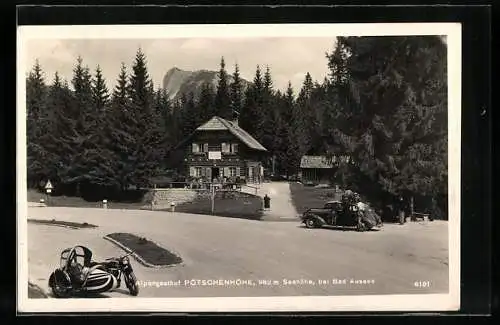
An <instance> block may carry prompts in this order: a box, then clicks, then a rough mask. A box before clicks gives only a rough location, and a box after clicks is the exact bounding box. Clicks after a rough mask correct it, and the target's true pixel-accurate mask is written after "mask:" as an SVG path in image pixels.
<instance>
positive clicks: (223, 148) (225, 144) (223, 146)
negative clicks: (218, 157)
mask: <svg viewBox="0 0 500 325" xmlns="http://www.w3.org/2000/svg"><path fill="white" fill-rule="evenodd" d="M222 152H227V143H224V142H222Z"/></svg>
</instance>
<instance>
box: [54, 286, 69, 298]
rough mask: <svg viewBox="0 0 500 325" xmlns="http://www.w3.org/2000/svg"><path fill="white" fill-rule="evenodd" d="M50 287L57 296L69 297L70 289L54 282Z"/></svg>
mask: <svg viewBox="0 0 500 325" xmlns="http://www.w3.org/2000/svg"><path fill="white" fill-rule="evenodd" d="M50 289H51V290H52V294H53V295H54V297H56V298H68V297H69V296H70V290H69V289H67V288H65V287H62V286H60V285H57V284H53V285H51V287H50Z"/></svg>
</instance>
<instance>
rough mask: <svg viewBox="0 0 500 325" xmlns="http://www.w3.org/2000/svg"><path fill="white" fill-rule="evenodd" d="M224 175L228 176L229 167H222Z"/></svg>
mask: <svg viewBox="0 0 500 325" xmlns="http://www.w3.org/2000/svg"><path fill="white" fill-rule="evenodd" d="M224 176H225V177H230V176H231V174H230V173H229V167H224Z"/></svg>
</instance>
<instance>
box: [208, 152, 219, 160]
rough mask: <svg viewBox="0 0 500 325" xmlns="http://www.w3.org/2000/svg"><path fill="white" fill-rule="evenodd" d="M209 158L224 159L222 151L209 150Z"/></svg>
mask: <svg viewBox="0 0 500 325" xmlns="http://www.w3.org/2000/svg"><path fill="white" fill-rule="evenodd" d="M208 159H210V160H221V159H222V154H221V152H220V151H209V152H208Z"/></svg>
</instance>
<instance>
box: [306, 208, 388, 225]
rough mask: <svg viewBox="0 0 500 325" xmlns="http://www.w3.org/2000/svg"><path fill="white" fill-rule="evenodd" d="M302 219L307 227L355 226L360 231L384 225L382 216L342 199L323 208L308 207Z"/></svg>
mask: <svg viewBox="0 0 500 325" xmlns="http://www.w3.org/2000/svg"><path fill="white" fill-rule="evenodd" d="M301 220H302V223H303V224H305V226H306V227H307V228H319V227H323V226H334V227H355V228H356V230H358V231H365V230H370V229H372V228H374V227H381V226H382V222H381V220H380V218H379V217H378V216H377V215H376V214H374V213H372V211H369V210H368V211H361V210H360V209H359V207H358V205H357V204H346V203H345V202H341V201H329V202H326V203H325V205H324V206H323V207H322V208H311V209H307V210H306V211H305V212H304V213H303V214H302V216H301Z"/></svg>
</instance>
